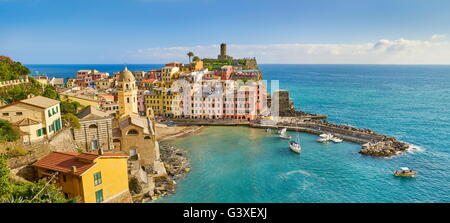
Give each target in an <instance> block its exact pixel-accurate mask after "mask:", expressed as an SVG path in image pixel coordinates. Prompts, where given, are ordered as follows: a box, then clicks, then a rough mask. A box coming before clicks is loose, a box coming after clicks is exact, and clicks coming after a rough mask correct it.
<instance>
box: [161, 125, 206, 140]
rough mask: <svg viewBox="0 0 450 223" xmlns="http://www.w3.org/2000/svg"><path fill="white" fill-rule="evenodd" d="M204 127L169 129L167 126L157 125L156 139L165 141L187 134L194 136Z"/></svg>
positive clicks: (176, 127)
mask: <svg viewBox="0 0 450 223" xmlns="http://www.w3.org/2000/svg"><path fill="white" fill-rule="evenodd" d="M201 128H203V126H195V125H191V126H172V127H167V126H166V125H162V124H157V125H156V137H157V139H158V141H160V142H161V141H164V140H168V139H173V138H176V137H180V136H185V135H187V134H192V133H196V132H199V131H200V129H201Z"/></svg>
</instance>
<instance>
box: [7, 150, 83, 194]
mask: <svg viewBox="0 0 450 223" xmlns="http://www.w3.org/2000/svg"><path fill="white" fill-rule="evenodd" d="M9 175H10V170H9V168H8V166H7V165H6V160H5V159H4V158H1V157H0V203H4V202H6V203H73V202H76V200H75V199H66V198H65V197H64V194H63V193H62V192H61V191H60V190H59V189H58V188H56V187H55V186H53V185H51V184H50V183H48V182H46V181H44V180H40V181H38V182H14V181H13V180H12V179H11V178H10V177H9Z"/></svg>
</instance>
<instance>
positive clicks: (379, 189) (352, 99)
mask: <svg viewBox="0 0 450 223" xmlns="http://www.w3.org/2000/svg"><path fill="white" fill-rule="evenodd" d="M27 66H28V67H30V68H32V69H39V70H40V71H41V72H47V73H48V74H49V75H55V76H58V75H61V76H64V77H66V76H67V75H75V74H74V73H73V74H71V72H72V71H70V72H69V70H74V71H76V69H78V68H80V69H82V68H81V66H82V67H83V69H84V68H85V67H93V68H97V67H98V66H99V65H27ZM55 66H57V67H55ZM101 66H102V68H97V69H99V70H101V71H107V72H111V73H112V72H113V71H117V70H120V68H121V65H101ZM131 66H132V65H129V68H130V69H132V70H133V68H132V67H131ZM135 66H136V67H135V69H144V68H146V67H150V68H155V67H158V66H159V65H135ZM260 68H261V70H262V71H263V73H264V78H265V79H268V80H280V87H281V88H283V89H288V90H289V91H290V94H291V98H292V99H293V100H294V101H295V106H296V107H297V108H299V109H302V110H304V111H306V112H312V113H320V114H328V115H329V121H332V122H335V123H339V124H350V125H354V126H358V127H362V128H371V129H373V130H375V131H378V132H380V133H383V134H387V135H390V136H394V137H397V138H398V139H400V140H402V141H405V142H408V143H411V144H414V145H417V146H419V147H420V150H419V151H415V152H411V153H407V154H405V155H403V156H400V157H395V158H391V159H385V158H372V157H366V156H362V155H360V154H358V151H359V145H357V144H352V143H342V144H329V145H322V144H319V143H316V142H315V141H314V139H315V138H316V136H314V135H310V134H303V133H302V134H300V135H301V136H300V137H301V145H302V148H303V151H302V153H301V154H300V155H297V154H294V153H291V152H290V151H289V149H288V148H287V142H286V141H284V140H281V139H278V138H276V137H275V136H273V135H268V134H267V133H265V132H264V131H263V130H259V129H250V128H233V127H211V128H207V129H204V130H203V131H202V133H200V134H199V135H195V136H190V137H185V138H181V139H176V140H173V141H171V142H172V143H174V144H177V145H179V146H180V147H182V148H185V149H186V150H188V151H189V153H188V155H189V158H190V160H191V164H192V167H193V168H192V172H191V173H190V174H189V175H188V177H187V178H185V179H183V180H181V181H180V182H179V183H178V187H177V194H175V195H173V196H170V197H168V198H164V199H161V200H160V201H159V202H450V171H449V168H450V151H449V149H450V133H449V132H450V66H419V65H417V66H397V65H261V66H260ZM289 134H291V135H293V136H296V134H297V133H289ZM400 166H408V167H410V168H413V169H415V170H417V171H419V175H418V176H417V178H415V179H399V178H395V177H393V176H392V171H393V170H395V169H398V167H400Z"/></svg>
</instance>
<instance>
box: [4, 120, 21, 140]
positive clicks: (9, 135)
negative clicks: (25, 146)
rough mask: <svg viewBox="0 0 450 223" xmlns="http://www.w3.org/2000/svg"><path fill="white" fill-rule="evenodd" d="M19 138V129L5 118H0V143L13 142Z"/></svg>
mask: <svg viewBox="0 0 450 223" xmlns="http://www.w3.org/2000/svg"><path fill="white" fill-rule="evenodd" d="M19 138H20V134H19V130H18V129H17V128H16V127H14V126H13V125H11V123H9V122H8V121H6V120H0V143H2V142H13V141H16V140H18V139H19Z"/></svg>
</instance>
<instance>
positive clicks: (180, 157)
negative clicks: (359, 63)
mask: <svg viewBox="0 0 450 223" xmlns="http://www.w3.org/2000/svg"><path fill="white" fill-rule="evenodd" d="M186 155H187V151H186V150H181V149H179V148H177V147H176V146H174V145H171V144H169V143H161V145H160V156H161V160H162V161H163V163H164V167H165V168H166V171H167V176H166V177H160V178H157V179H156V180H155V188H154V192H155V193H154V195H153V196H152V200H156V199H158V198H159V197H164V196H168V195H170V194H174V193H175V192H176V184H177V183H176V181H177V180H179V179H182V178H184V177H185V176H186V175H187V173H189V172H190V171H191V166H190V163H189V160H188V159H187V156H186Z"/></svg>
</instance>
